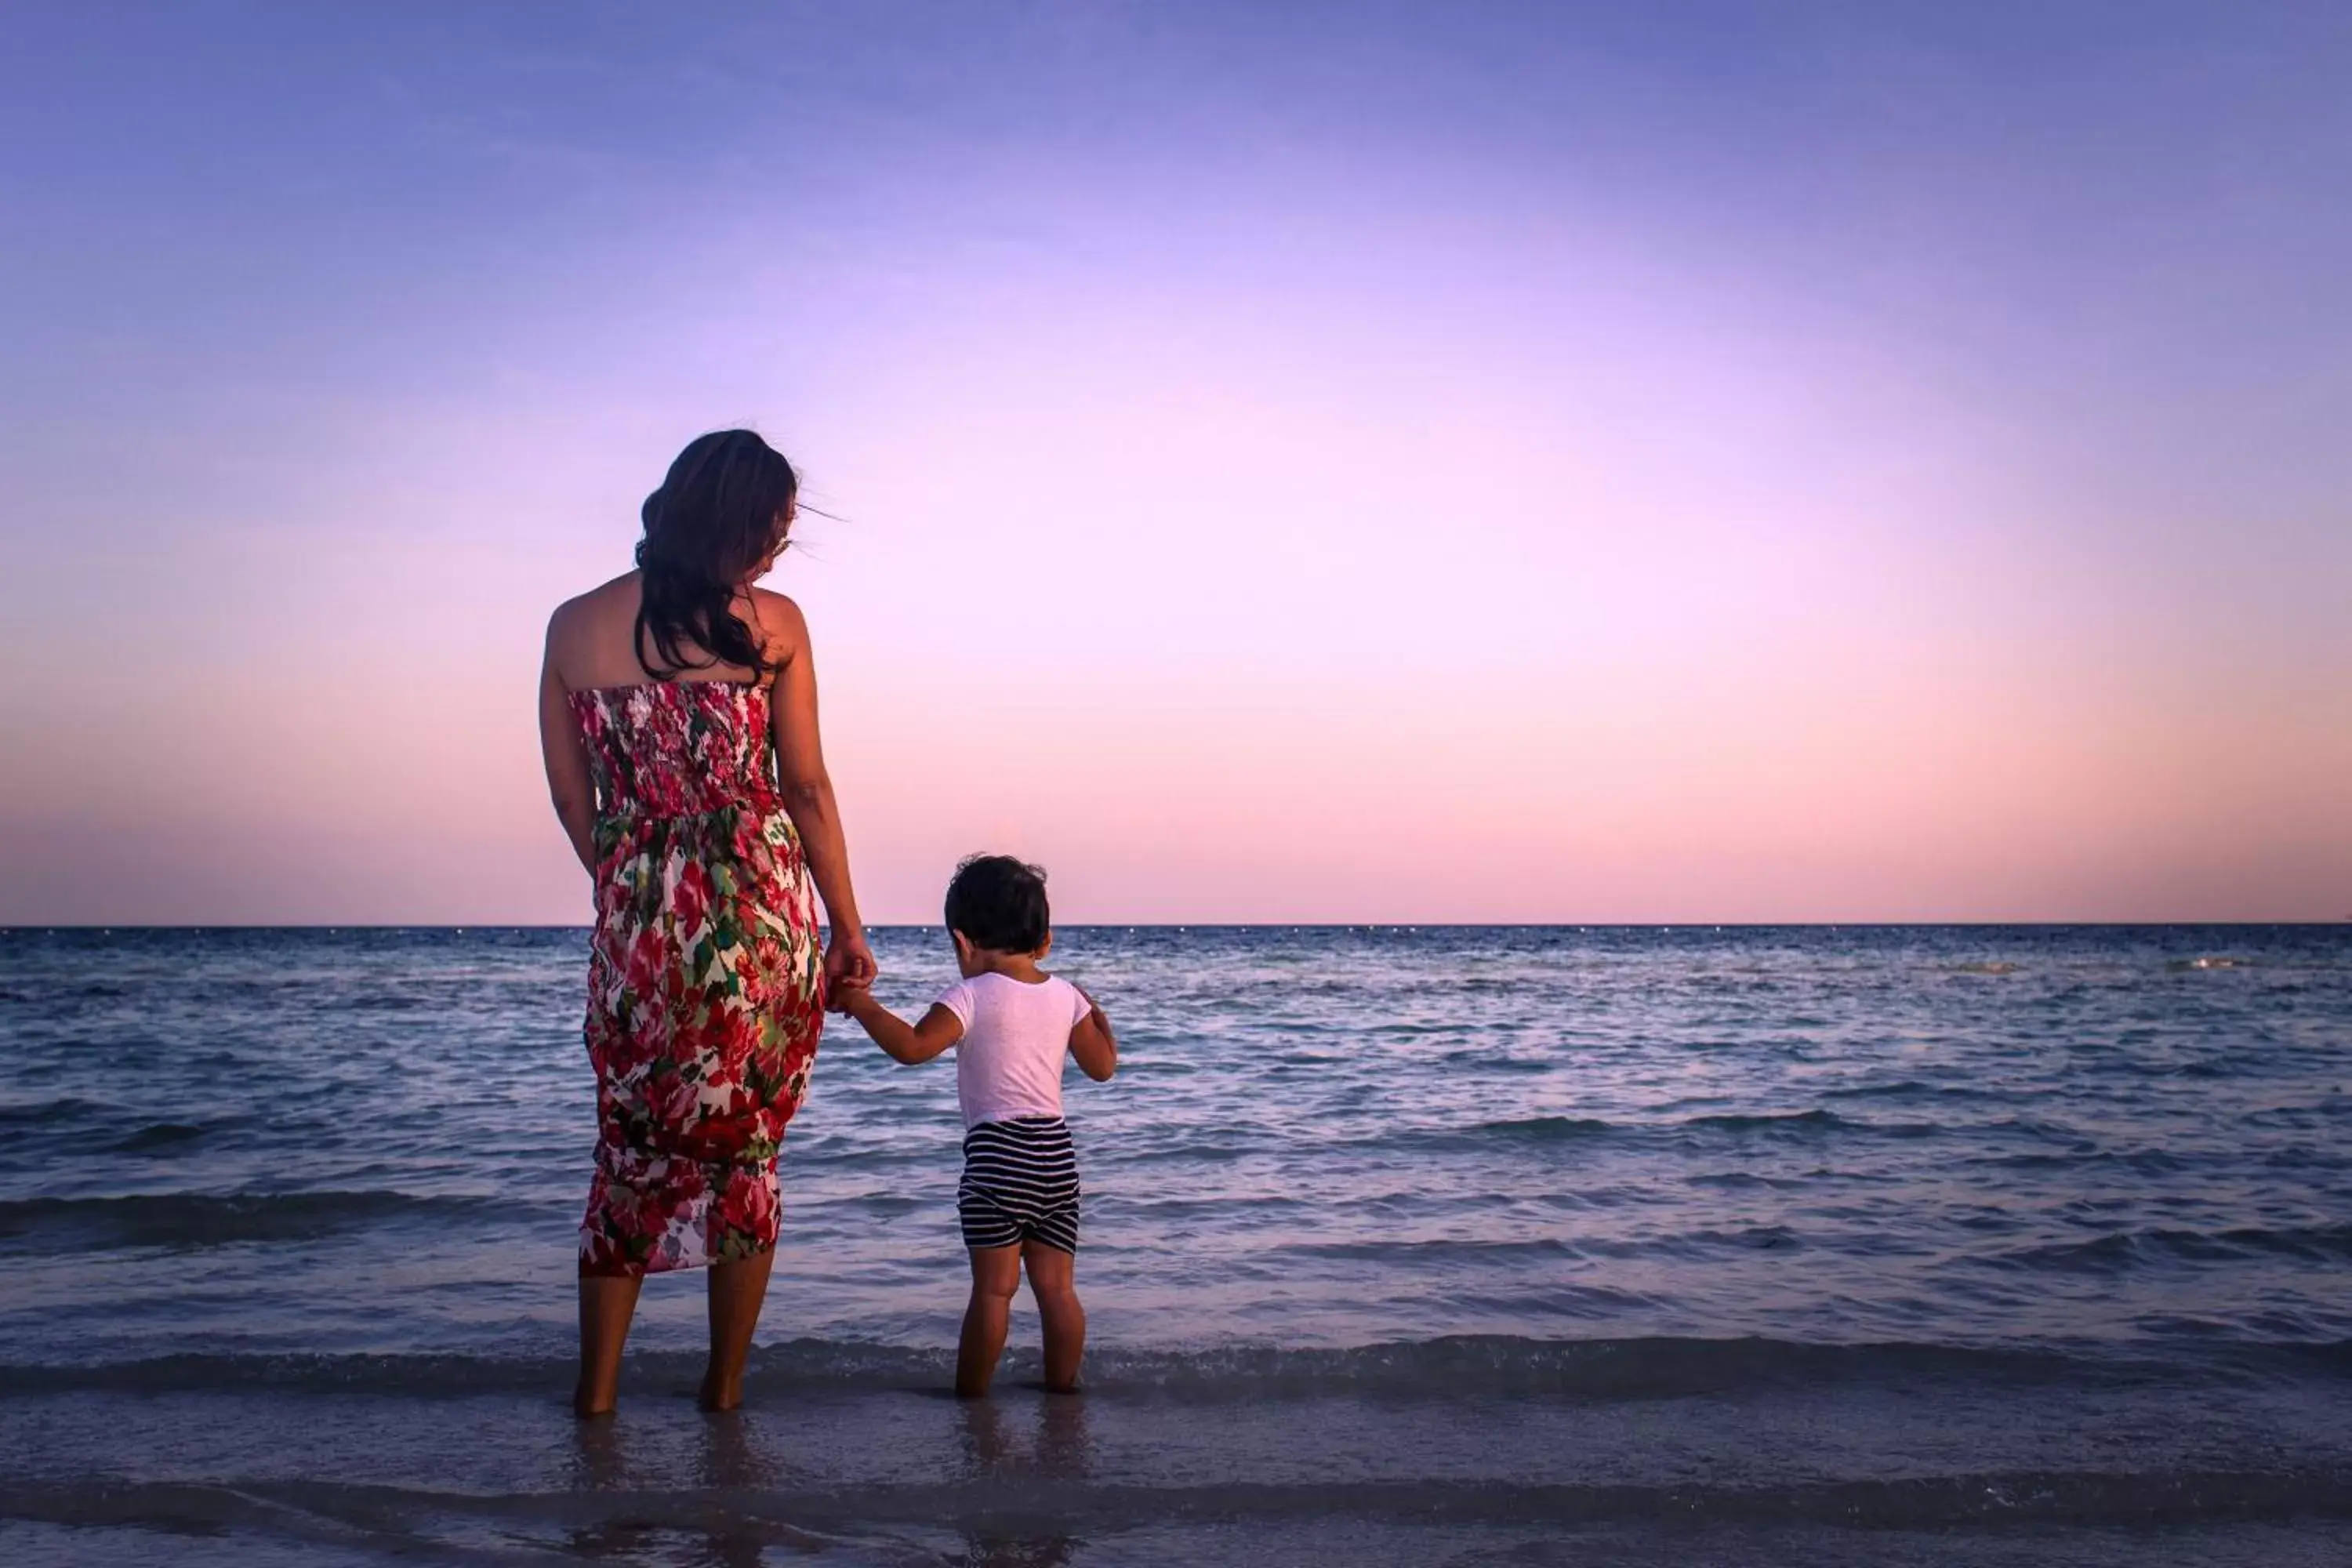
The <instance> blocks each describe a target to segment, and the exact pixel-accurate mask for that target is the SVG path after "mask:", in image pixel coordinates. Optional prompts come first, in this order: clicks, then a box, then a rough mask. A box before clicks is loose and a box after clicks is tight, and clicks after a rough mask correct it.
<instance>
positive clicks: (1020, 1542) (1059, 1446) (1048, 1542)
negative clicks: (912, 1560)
mask: <svg viewBox="0 0 2352 1568" xmlns="http://www.w3.org/2000/svg"><path fill="white" fill-rule="evenodd" d="M1034 1408H1035V1410H1036V1415H1035V1418H1034V1423H1033V1422H1026V1421H1022V1420H1020V1419H1019V1418H1017V1417H1015V1416H1013V1415H1011V1414H1009V1413H1008V1412H1007V1411H1006V1409H1005V1407H1004V1405H1002V1404H1000V1403H999V1402H997V1401H996V1400H993V1399H976V1400H971V1401H969V1402H967V1403H966V1404H964V1405H962V1406H961V1412H962V1415H963V1449H964V1460H965V1464H966V1466H967V1468H968V1474H969V1477H970V1479H971V1480H972V1481H973V1482H975V1483H976V1484H977V1489H978V1490H979V1492H980V1494H981V1499H982V1500H981V1503H980V1506H979V1508H978V1509H977V1510H976V1517H970V1516H968V1517H970V1522H968V1523H967V1524H966V1525H965V1527H964V1559H963V1560H964V1562H965V1563H966V1564H968V1565H970V1568H1062V1565H1064V1564H1066V1563H1068V1562H1069V1561H1070V1559H1071V1556H1072V1554H1073V1553H1074V1552H1076V1550H1077V1548H1078V1546H1079V1544H1080V1542H1078V1540H1077V1539H1076V1538H1075V1537H1073V1536H1070V1535H1066V1534H1065V1533H1063V1532H1062V1530H1061V1528H1060V1524H1061V1522H1062V1521H1054V1520H1049V1519H1048V1518H1047V1517H1046V1516H1047V1515H1048V1514H1050V1513H1051V1512H1053V1511H1054V1510H1052V1509H1051V1507H1050V1506H1049V1505H1047V1504H1046V1500H1045V1498H1041V1497H1038V1496H1037V1495H1036V1494H1037V1492H1038V1490H1039V1488H1038V1486H1037V1483H1041V1482H1042V1483H1045V1484H1046V1489H1048V1490H1049V1491H1050V1490H1051V1489H1054V1483H1067V1482H1076V1481H1084V1480H1087V1479H1089V1478H1090V1477H1091V1476H1092V1475H1093V1473H1094V1437H1093V1435H1092V1433H1091V1432H1090V1431H1089V1429H1088V1427H1087V1402H1086V1399H1085V1397H1084V1396H1083V1395H1067V1394H1046V1395H1045V1396H1044V1397H1043V1399H1041V1400H1040V1401H1039V1402H1038V1404H1037V1405H1035V1407H1034ZM1024 1425H1025V1426H1028V1427H1029V1432H1028V1436H1029V1441H1028V1442H1027V1443H1026V1444H1023V1443H1021V1442H1020V1441H1019V1440H1018V1439H1017V1436H1016V1435H1015V1431H1014V1428H1015V1426H1024ZM999 1489H1002V1490H1003V1491H1006V1492H1011V1493H1012V1494H1013V1498H1014V1499H1015V1500H1016V1501H1015V1502H1014V1504H1013V1506H1012V1507H1009V1508H1003V1509H1001V1510H1000V1509H998V1508H996V1507H992V1506H991V1503H990V1500H989V1497H990V1494H991V1493H992V1492H998V1491H999Z"/></svg>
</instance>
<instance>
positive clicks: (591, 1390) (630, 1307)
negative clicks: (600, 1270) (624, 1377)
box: [572, 1274, 645, 1415]
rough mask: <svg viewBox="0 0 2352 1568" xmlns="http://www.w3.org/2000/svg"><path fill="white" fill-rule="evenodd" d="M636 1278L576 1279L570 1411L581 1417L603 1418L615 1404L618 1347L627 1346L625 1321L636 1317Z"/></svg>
mask: <svg viewBox="0 0 2352 1568" xmlns="http://www.w3.org/2000/svg"><path fill="white" fill-rule="evenodd" d="M644 1284H645V1279H644V1277H643V1276H642V1275H636V1274H583V1275H582V1276H581V1277H580V1381H579V1383H578V1384H575V1385H574V1386H573V1388H572V1409H573V1410H574V1411H575V1412H577V1413H578V1414H580V1415H608V1414H610V1413H611V1411H612V1408H613V1406H614V1404H616V1403H617V1402H618V1401H619V1398H620V1391H621V1347H622V1346H623V1345H624V1344H625V1343H627V1342H628V1338H629V1320H630V1319H631V1318H632V1317H634V1316H635V1315H636V1310H637V1291H638V1289H640V1288H641V1287H642V1286H643V1285H644Z"/></svg>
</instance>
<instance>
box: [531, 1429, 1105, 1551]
mask: <svg viewBox="0 0 2352 1568" xmlns="http://www.w3.org/2000/svg"><path fill="white" fill-rule="evenodd" d="M934 1408H938V1409H940V1414H942V1415H949V1416H950V1420H951V1421H952V1423H953V1426H952V1428H951V1432H952V1439H951V1447H950V1449H949V1455H948V1456H942V1457H943V1458H948V1457H949V1456H952V1458H949V1467H948V1473H946V1474H943V1475H937V1476H934V1477H932V1478H929V1480H930V1483H931V1484H932V1485H936V1487H937V1488H938V1489H939V1490H940V1491H941V1492H944V1493H946V1494H948V1495H947V1497H946V1498H944V1499H940V1498H937V1497H936V1496H935V1497H934V1499H933V1502H934V1504H936V1502H937V1501H940V1500H945V1501H946V1502H947V1503H948V1509H949V1512H950V1518H949V1519H946V1520H940V1519H939V1518H938V1516H937V1515H936V1514H934V1515H933V1516H932V1518H933V1520H934V1522H935V1523H948V1524H950V1527H951V1528H952V1529H954V1530H955V1531H957V1533H958V1534H960V1535H961V1538H962V1546H963V1552H962V1554H961V1561H962V1562H964V1563H969V1564H976V1565H987V1568H1063V1565H1066V1564H1067V1563H1070V1562H1071V1561H1072V1560H1073V1558H1074V1556H1075V1554H1076V1552H1077V1551H1078V1549H1079V1547H1080V1546H1081V1545H1083V1544H1084V1542H1083V1541H1082V1540H1081V1539H1080V1538H1078V1537H1076V1536H1075V1535H1072V1534H1070V1533H1068V1528H1067V1521H1066V1513H1067V1510H1068V1507H1069V1503H1070V1501H1071V1498H1072V1494H1073V1491H1074V1490H1075V1489H1077V1488H1079V1487H1082V1486H1083V1485H1084V1483H1086V1482H1087V1481H1088V1480H1090V1479H1092V1478H1093V1476H1094V1473H1095V1471H1096V1468H1097V1445H1096V1440H1095V1436H1094V1434H1093V1431H1092V1429H1091V1427H1090V1426H1089V1423H1088V1418H1087V1401H1086V1399H1085V1398H1083V1397H1071V1396H1060V1395H1049V1394H1040V1395H1038V1396H1036V1397H1034V1398H1032V1397H1028V1396H1025V1395H1024V1394H1013V1395H1010V1396H1006V1395H1002V1394H1001V1395H1000V1396H999V1397H997V1398H994V1399H985V1400H974V1401H971V1402H967V1403H959V1404H953V1405H947V1404H945V1402H944V1401H943V1402H942V1406H940V1407H934ZM927 1424H928V1423H927ZM932 1430H933V1431H934V1432H935V1433H940V1429H939V1428H938V1427H937V1426H933V1428H932ZM940 1435H941V1436H948V1435H949V1434H947V1433H940ZM669 1436H672V1437H674V1436H677V1428H675V1427H673V1428H670V1431H669ZM690 1443H691V1446H690V1447H685V1448H683V1449H682V1448H681V1447H679V1446H678V1445H677V1443H676V1442H675V1441H667V1440H665V1435H664V1434H663V1432H662V1431H661V1430H659V1429H658V1428H656V1429H652V1430H646V1429H639V1430H635V1431H633V1430H632V1429H631V1427H630V1426H629V1424H628V1423H627V1422H626V1421H625V1420H602V1421H583V1422H579V1423H576V1424H574V1425H573V1426H572V1445H571V1453H570V1456H569V1464H568V1466H567V1467H566V1468H568V1469H569V1470H570V1472H571V1473H570V1476H569V1477H568V1480H569V1483H570V1484H569V1487H568V1488H567V1490H568V1491H569V1492H570V1493H571V1494H572V1499H573V1500H574V1502H575V1503H576V1504H579V1505H582V1506H579V1507H578V1509H577V1511H576V1512H575V1513H574V1514H573V1518H572V1521H571V1523H570V1524H569V1527H568V1528H567V1529H566V1530H565V1531H564V1534H563V1539H564V1541H565V1542H566V1543H567V1544H568V1546H569V1549H570V1551H571V1552H572V1553H573V1554H574V1555H576V1556H579V1557H581V1558H584V1559H588V1560H591V1561H605V1562H610V1561H614V1560H622V1561H645V1560H647V1559H648V1558H649V1557H651V1558H659V1559H660V1560H663V1561H676V1562H685V1563H696V1564H701V1565H708V1568H755V1565H756V1564H758V1563H761V1562H762V1561H765V1560H768V1555H769V1554H770V1553H771V1552H772V1549H775V1548H779V1547H782V1548H784V1549H786V1550H787V1551H791V1550H794V1549H797V1550H799V1551H812V1550H815V1551H821V1550H823V1549H824V1548H825V1547H826V1546H829V1545H838V1544H840V1543H841V1542H840V1540H839V1538H838V1536H837V1535H836V1534H835V1532H834V1531H831V1530H827V1529H824V1528H818V1529H814V1530H813V1529H811V1528H810V1527H809V1526H810V1524H812V1523H815V1522H818V1521H803V1520H797V1519H796V1518H795V1516H796V1515H797V1514H803V1513H806V1512H808V1511H809V1507H808V1505H809V1504H810V1502H812V1501H814V1502H815V1503H816V1504H817V1507H816V1511H817V1512H818V1513H820V1514H823V1513H828V1512H830V1511H831V1510H830V1509H829V1508H828V1507H827V1506H826V1501H827V1500H824V1499H822V1498H812V1497H810V1496H809V1495H808V1494H806V1493H805V1492H804V1491H803V1487H805V1486H806V1484H807V1482H808V1479H809V1478H807V1477H805V1476H804V1475H803V1476H798V1477H796V1471H798V1469H799V1467H797V1466H795V1465H794V1464H793V1461H792V1460H791V1458H789V1457H788V1456H786V1455H785V1454H783V1453H782V1452H780V1451H778V1450H777V1449H776V1448H775V1447H774V1446H773V1444H772V1442H771V1443H763V1442H762V1441H761V1426H760V1424H759V1418H758V1417H757V1415H753V1414H751V1413H747V1412H743V1411H733V1412H729V1413H726V1414H723V1415H705V1416H702V1417H700V1418H699V1419H698V1420H697V1421H696V1422H695V1423H694V1426H693V1429H692V1437H691V1439H690ZM681 1461H682V1462H681ZM795 1479H799V1480H800V1481H801V1483H802V1485H801V1486H799V1487H796V1486H795V1485H794V1481H795ZM681 1482H684V1483H685V1484H683V1485H681ZM910 1489H911V1490H913V1491H917V1492H921V1491H929V1490H930V1489H931V1485H927V1484H926V1483H925V1482H924V1481H922V1480H917V1481H915V1482H914V1483H913V1485H912V1487H911V1488H910ZM907 1501H908V1502H909V1503H911V1502H913V1501H914V1500H913V1499H911V1498H909V1499H908V1500H907ZM869 1502H879V1503H882V1506H881V1507H879V1508H878V1509H876V1510H874V1513H873V1514H870V1515H869V1516H868V1517H878V1518H880V1519H885V1520H887V1517H888V1515H889V1513H890V1512H891V1510H890V1509H889V1507H888V1506H887V1502H886V1501H884V1500H883V1499H882V1498H879V1497H877V1498H873V1499H869ZM917 1506H918V1507H920V1505H917ZM861 1511H862V1510H861ZM923 1511H929V1510H923ZM883 1534H884V1536H885V1538H886V1539H887V1538H889V1537H892V1536H895V1534H896V1531H894V1530H892V1529H891V1528H890V1527H889V1526H887V1524H886V1525H885V1526H884V1529H883ZM869 1539H870V1538H869ZM950 1539H952V1537H951V1538H950Z"/></svg>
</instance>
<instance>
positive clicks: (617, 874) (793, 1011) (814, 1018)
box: [571, 680, 824, 1274]
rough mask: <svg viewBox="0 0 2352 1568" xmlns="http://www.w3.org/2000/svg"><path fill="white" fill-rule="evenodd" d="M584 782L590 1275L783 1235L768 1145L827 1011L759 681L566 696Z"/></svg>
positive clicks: (583, 1238) (742, 1250)
mask: <svg viewBox="0 0 2352 1568" xmlns="http://www.w3.org/2000/svg"><path fill="white" fill-rule="evenodd" d="M571 703H572V714H573V716H574V717H575V718H577V719H578V720H579V721H580V729H581V732H582V733H583V735H584V736H585V737H586V740H587V743H588V759H589V767H590V770H591V772H592V773H593V775H594V778H595V782H596V802H597V817H596V934H595V938H594V942H593V946H592V947H591V949H590V951H589V958H588V1022H587V1031H586V1033H587V1042H588V1059H589V1061H590V1062H591V1063H593V1065H594V1067H595V1068H596V1173H595V1176H594V1178H593V1181H592V1182H591V1184H590V1185H589V1189H588V1213H587V1215H586V1217H585V1218H583V1220H582V1221H581V1223H580V1271H581V1272H582V1273H583V1274H646V1273H658V1272H660V1271H662V1270H664V1269H670V1268H700V1267H702V1266H703V1265H705V1264H709V1263H723V1262H726V1261H729V1260H730V1259H733V1258H750V1257H753V1256H756V1255H757V1254H759V1253H761V1252H764V1251H767V1250H768V1249H769V1248H771V1247H774V1246H775V1245H776V1227H777V1220H778V1215H779V1209H780V1205H781V1194H780V1191H779V1188H778V1185H777V1180H776V1152H777V1150H778V1148H779V1146H780V1145H781V1144H782V1142H783V1136H784V1125H785V1123H787V1122H789V1121H792V1119H793V1112H794V1111H796V1110H799V1109H800V1105H801V1100H802V1098H803V1096H804V1095H806V1093H807V1092H808V1080H809V1068H810V1067H811V1066H812V1065H813V1064H814V1061H815V1059H816V1045H817V1035H818V1033H819V1032H820V1030H821V1029H822V1027H823V1026H824V961H823V956H822V954H821V952H819V948H818V942H817V921H816V900H815V897H814V893H813V891H812V889H811V888H810V885H809V876H808V865H807V862H806V860H805V859H804V858H803V856H802V853H801V844H800V836H799V835H798V834H797V833H796V832H794V831H793V825H792V820H791V818H789V817H788V816H785V815H784V811H783V805H782V797H781V795H779V794H778V792H777V788H776V783H775V767H774V747H773V744H772V740H771V735H770V731H769V721H768V690H767V688H766V687H764V686H749V685H739V684H736V683H733V682H721V681H687V680H678V681H661V682H654V683H650V684H646V685H642V686H620V687H605V688H601V689H593V690H586V691H575V692H573V693H572V697H571Z"/></svg>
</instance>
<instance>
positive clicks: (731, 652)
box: [636, 430, 801, 680]
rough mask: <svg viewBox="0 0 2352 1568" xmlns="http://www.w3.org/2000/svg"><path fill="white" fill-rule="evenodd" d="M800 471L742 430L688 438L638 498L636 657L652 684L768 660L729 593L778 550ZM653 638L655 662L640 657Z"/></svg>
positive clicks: (761, 666)
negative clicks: (656, 483) (657, 482)
mask: <svg viewBox="0 0 2352 1568" xmlns="http://www.w3.org/2000/svg"><path fill="white" fill-rule="evenodd" d="M800 485H801V481H800V476H799V475H798V474H795V473H793V466H792V465H791V464H790V463H788V462H786V461H784V455H783V454H782V452H779V451H777V450H776V449H775V448H774V447H771V446H769V445H768V444H767V443H766V442H765V441H762V440H761V439H760V437H758V436H756V435H754V434H752V433H751V431H749V430H714V431H712V432H711V433H710V434H709V435H708V436H698V437H695V439H693V440H692V441H690V442H688V444H687V448H686V450H685V451H683V452H680V453H679V454H678V455H677V461H676V462H674V463H672V464H671V465H670V466H669V473H668V475H667V477H666V478H664V479H663V480H662V483H661V489H657V490H656V491H654V493H653V494H651V495H649V496H647V497H646V506H645V520H646V536H645V538H644V539H642V540H640V541H638V542H637V570H638V572H639V573H640V574H642V586H641V587H640V589H639V592H638V600H637V629H636V654H637V663H638V664H639V665H641V666H642V667H643V668H644V669H645V672H646V674H647V675H650V676H652V677H653V678H654V679H656V680H667V679H670V678H671V677H673V676H675V675H677V673H678V672H679V671H681V670H687V669H708V668H710V667H711V666H712V665H713V664H732V665H740V666H741V667H742V668H746V669H751V670H756V671H757V672H759V673H760V674H761V675H763V676H764V675H766V674H768V673H769V672H770V671H771V670H772V669H773V668H775V666H774V665H772V664H771V663H770V662H769V660H768V656H767V652H766V650H765V649H763V648H762V647H761V646H760V643H759V639H758V638H756V637H753V636H752V635H751V627H750V626H745V625H744V624H743V620H742V617H741V616H738V615H737V614H736V613H735V595H737V593H739V592H740V590H741V588H742V584H743V580H744V579H745V578H747V577H749V576H750V575H751V574H752V572H753V571H755V570H756V569H757V568H758V567H759V566H760V565H761V563H763V562H765V561H766V560H768V558H769V557H771V556H772V555H773V554H775V552H776V551H777V550H778V549H779V548H781V547H782V543H783V539H784V530H785V528H786V526H787V525H788V524H789V523H790V522H791V521H792V511H793V495H794V494H795V493H797V492H798V491H799V489H800ZM648 643H651V645H652V647H653V654H654V658H658V659H659V660H660V661H661V668H655V664H654V659H653V658H646V645H647V644H648Z"/></svg>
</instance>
